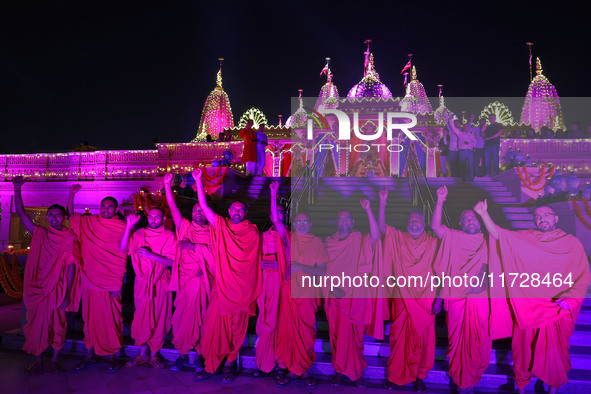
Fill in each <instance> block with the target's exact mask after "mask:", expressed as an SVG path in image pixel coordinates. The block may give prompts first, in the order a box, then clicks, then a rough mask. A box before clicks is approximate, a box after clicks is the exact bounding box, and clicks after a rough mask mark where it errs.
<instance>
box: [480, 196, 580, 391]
mask: <svg viewBox="0 0 591 394" xmlns="http://www.w3.org/2000/svg"><path fill="white" fill-rule="evenodd" d="M474 210H475V211H476V213H478V214H479V215H480V216H481V217H482V220H483V221H484V224H485V226H486V228H487V229H488V231H489V233H490V235H491V237H494V238H497V239H498V240H499V248H500V253H501V259H500V262H501V267H500V268H501V271H502V272H504V273H505V278H506V281H505V283H506V285H505V288H506V289H507V296H508V297H509V302H510V304H511V309H512V310H513V316H515V321H514V326H513V341H512V344H511V347H512V355H513V372H514V374H515V382H516V383H517V389H518V391H519V393H525V386H527V385H528V384H529V382H530V380H531V378H532V377H533V376H534V375H535V376H537V377H538V378H540V379H541V380H542V381H543V382H544V383H546V384H547V385H549V386H550V391H549V392H550V393H556V392H557V391H558V389H559V388H560V386H562V385H564V384H566V383H567V382H568V376H567V374H568V371H569V370H570V367H571V364H570V357H569V354H568V349H569V343H568V342H569V338H570V336H571V335H572V333H573V331H574V329H575V322H576V321H577V316H578V315H579V311H580V310H581V305H582V303H583V299H584V298H585V295H586V293H587V287H588V286H589V283H590V282H591V274H590V273H589V262H588V260H587V256H586V255H585V250H584V248H583V245H582V244H581V241H579V240H578V239H577V238H575V237H574V236H572V235H570V234H567V233H565V232H564V231H562V230H560V229H557V228H556V223H558V215H556V212H555V211H554V210H553V209H552V208H551V207H549V206H540V207H537V208H536V210H535V211H534V220H535V223H536V227H537V230H524V231H510V230H506V229H503V228H501V227H499V226H497V225H496V224H495V223H494V222H493V220H492V219H491V217H490V215H489V214H488V206H487V202H486V200H484V201H482V202H479V203H478V204H476V206H475V207H474ZM512 273H515V274H517V273H519V278H518V281H522V280H523V279H524V274H525V275H527V277H528V278H531V281H528V282H526V284H528V285H529V286H528V287H525V286H521V285H510V282H509V281H512V280H513V278H514V277H515V275H511V274H512ZM534 275H539V276H537V278H538V285H537V286H536V283H535V282H534V281H535V279H534V277H535V276H534ZM546 275H547V276H546ZM569 275H570V277H569ZM497 279H498V278H495V280H497ZM556 279H559V280H556ZM569 281H570V282H572V283H567V282H569Z"/></svg>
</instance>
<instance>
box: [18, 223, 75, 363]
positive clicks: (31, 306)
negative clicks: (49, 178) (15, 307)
mask: <svg viewBox="0 0 591 394" xmlns="http://www.w3.org/2000/svg"><path fill="white" fill-rule="evenodd" d="M78 261H79V257H78V245H77V240H76V235H75V234H74V233H73V232H72V231H71V230H69V229H67V228H65V227H64V228H63V229H62V230H56V229H54V228H52V227H49V228H45V227H42V226H37V225H35V228H34V230H33V239H32V240H31V249H30V250H29V255H28V257H27V264H26V266H25V278H24V282H23V302H24V304H25V307H26V309H27V323H26V324H25V325H24V327H23V331H24V334H25V343H24V345H23V350H24V351H26V352H28V353H31V354H33V355H35V356H38V355H40V354H41V353H43V351H44V350H45V349H47V347H48V346H51V347H52V348H53V349H55V350H61V349H62V348H63V346H64V342H65V339H66V331H67V323H66V310H67V309H66V310H59V309H58V308H59V306H60V305H61V304H62V302H63V301H64V299H65V296H66V290H67V286H68V265H69V264H71V263H73V264H75V265H76V269H77V268H78ZM72 285H73V284H72ZM71 295H72V293H70V296H71ZM72 306H73V305H72V301H71V303H70V305H69V308H70V307H72ZM69 308H68V309H69Z"/></svg>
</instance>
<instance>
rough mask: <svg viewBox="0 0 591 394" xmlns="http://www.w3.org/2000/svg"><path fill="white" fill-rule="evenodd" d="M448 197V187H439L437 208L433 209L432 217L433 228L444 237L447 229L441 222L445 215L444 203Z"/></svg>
mask: <svg viewBox="0 0 591 394" xmlns="http://www.w3.org/2000/svg"><path fill="white" fill-rule="evenodd" d="M446 198H447V187H445V186H441V187H440V188H439V189H437V202H436V203H435V209H434V210H433V218H432V219H431V229H432V230H433V232H434V233H435V235H436V236H437V238H440V239H441V238H442V237H443V233H444V231H445V226H444V225H443V224H442V223H441V217H442V216H443V203H444V202H445V199H446Z"/></svg>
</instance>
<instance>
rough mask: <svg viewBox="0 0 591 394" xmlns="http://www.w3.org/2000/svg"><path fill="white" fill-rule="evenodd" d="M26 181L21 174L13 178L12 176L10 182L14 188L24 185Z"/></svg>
mask: <svg viewBox="0 0 591 394" xmlns="http://www.w3.org/2000/svg"><path fill="white" fill-rule="evenodd" d="M26 182H27V181H26V180H25V178H23V177H22V176H20V175H19V176H15V177H14V178H12V184H13V185H14V188H15V189H16V188H17V187H21V186H22V185H24V184H25V183H26Z"/></svg>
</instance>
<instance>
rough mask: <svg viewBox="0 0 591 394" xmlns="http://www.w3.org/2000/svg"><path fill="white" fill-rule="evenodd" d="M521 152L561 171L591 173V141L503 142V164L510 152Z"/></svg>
mask: <svg viewBox="0 0 591 394" xmlns="http://www.w3.org/2000/svg"><path fill="white" fill-rule="evenodd" d="M509 147H511V148H512V149H513V151H514V152H517V151H518V150H521V153H523V154H524V155H529V156H530V158H531V159H532V161H533V162H534V163H536V164H548V163H552V164H553V165H555V166H556V167H558V168H560V169H561V170H568V171H574V172H575V173H584V174H588V173H591V139H588V138H587V139H564V140H563V139H558V140H556V139H555V140H546V139H543V140H542V139H531V140H529V139H513V138H507V139H502V140H501V152H500V156H501V164H504V163H505V160H504V157H505V155H506V154H507V151H508V150H509Z"/></svg>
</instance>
